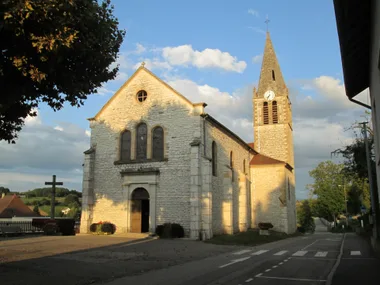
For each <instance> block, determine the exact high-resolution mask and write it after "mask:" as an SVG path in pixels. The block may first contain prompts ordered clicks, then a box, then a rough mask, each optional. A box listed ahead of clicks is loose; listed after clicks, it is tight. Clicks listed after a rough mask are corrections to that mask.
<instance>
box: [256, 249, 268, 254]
mask: <svg viewBox="0 0 380 285" xmlns="http://www.w3.org/2000/svg"><path fill="white" fill-rule="evenodd" d="M268 251H269V250H267V249H262V250H259V251H256V252H254V253H252V255H260V254H263V253H266V252H268Z"/></svg>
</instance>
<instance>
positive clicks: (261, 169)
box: [251, 164, 288, 232]
mask: <svg viewBox="0 0 380 285" xmlns="http://www.w3.org/2000/svg"><path fill="white" fill-rule="evenodd" d="M251 177H252V180H253V183H252V185H253V186H252V194H251V195H252V204H253V209H254V213H253V215H252V225H253V226H254V227H257V225H258V223H260V222H267V223H272V224H273V226H274V228H273V230H276V231H281V232H288V210H287V207H286V206H287V205H286V204H287V201H286V200H285V201H284V202H285V204H283V203H282V202H281V201H280V198H281V199H283V198H285V199H286V196H285V195H284V194H285V193H286V176H285V166H284V165H283V164H273V165H259V166H253V167H251ZM284 196H285V197H284Z"/></svg>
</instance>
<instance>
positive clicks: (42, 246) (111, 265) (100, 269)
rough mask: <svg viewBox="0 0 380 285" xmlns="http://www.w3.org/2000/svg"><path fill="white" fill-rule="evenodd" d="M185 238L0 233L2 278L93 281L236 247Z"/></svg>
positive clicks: (37, 283) (34, 282) (31, 282)
mask: <svg viewBox="0 0 380 285" xmlns="http://www.w3.org/2000/svg"><path fill="white" fill-rule="evenodd" d="M236 249H237V247H236V246H221V245H214V244H206V243H203V242H198V241H191V240H186V239H173V240H160V239H136V238H128V236H120V237H117V236H93V235H79V236H69V237H61V236H51V237H49V236H39V237H26V238H15V239H12V238H8V239H1V238H0V276H1V284H7V285H8V284H9V285H10V284H12V285H13V284H15V285H16V284H23V285H41V284H54V285H61V284H62V285H63V284H64V285H67V284H71V285H73V284H78V285H79V284H81V285H82V284H94V283H103V282H106V281H111V280H113V279H114V278H119V277H123V276H130V275H136V274H143V273H144V272H147V271H151V270H156V269H161V268H165V267H168V266H173V265H177V264H183V263H186V262H189V261H194V260H199V259H203V258H206V257H210V256H213V255H218V254H222V253H225V252H229V251H233V250H236Z"/></svg>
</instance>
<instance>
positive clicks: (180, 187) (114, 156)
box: [91, 69, 200, 234]
mask: <svg viewBox="0 0 380 285" xmlns="http://www.w3.org/2000/svg"><path fill="white" fill-rule="evenodd" d="M141 89H143V90H146V91H147V93H148V97H147V99H146V101H144V102H142V103H141V102H139V101H138V100H137V99H136V93H137V91H139V90H141ZM140 122H145V123H146V124H147V127H148V149H149V147H151V133H150V131H151V130H152V129H153V127H154V126H157V125H160V126H162V127H163V128H164V133H165V140H164V141H165V157H166V158H167V161H163V162H144V163H134V162H133V161H132V163H129V164H120V165H115V164H114V162H115V161H118V160H119V147H120V146H119V145H120V133H121V132H122V131H123V130H125V129H128V130H130V131H131V132H132V158H133V157H135V150H134V148H135V127H136V125H137V124H138V123H140ZM91 128H92V132H91V134H92V138H91V143H92V145H93V146H94V147H95V148H96V154H95V171H94V193H95V204H94V207H93V219H94V221H96V222H97V221H99V220H109V221H111V222H113V223H115V224H116V226H117V227H118V230H119V231H126V225H127V221H126V219H127V218H126V216H127V215H126V211H127V199H128V197H127V195H126V193H125V191H124V190H123V185H122V181H123V179H122V177H121V175H120V171H122V170H126V169H138V168H152V167H153V168H159V170H160V174H159V178H158V185H157V187H156V191H157V192H156V217H157V224H162V223H164V222H177V223H180V224H181V225H183V226H184V228H185V230H186V232H187V234H189V231H190V157H191V156H190V150H191V147H190V143H191V142H192V141H193V140H194V138H198V139H199V138H200V116H199V114H194V107H193V106H192V105H191V104H190V103H189V102H187V101H185V100H184V99H183V98H181V97H180V96H178V95H177V94H176V93H175V92H174V91H173V90H172V89H170V88H168V87H167V86H166V85H164V84H163V83H162V82H160V81H159V80H158V79H157V78H155V77H153V76H152V75H151V74H150V73H149V72H147V71H146V70H145V69H141V70H139V71H137V73H136V75H135V76H134V78H132V80H131V81H130V82H129V83H128V84H127V85H125V86H123V87H122V88H121V89H120V90H119V91H118V94H117V95H116V96H115V98H114V99H113V100H111V101H110V102H109V103H108V105H106V107H105V108H104V109H103V110H102V111H101V112H100V114H98V116H97V118H96V119H95V121H92V122H91ZM150 157H151V151H149V150H148V159H149V158H150Z"/></svg>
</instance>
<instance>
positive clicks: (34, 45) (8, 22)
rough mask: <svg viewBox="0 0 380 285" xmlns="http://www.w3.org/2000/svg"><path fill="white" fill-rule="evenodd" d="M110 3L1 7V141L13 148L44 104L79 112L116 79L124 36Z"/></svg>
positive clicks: (36, 2)
mask: <svg viewBox="0 0 380 285" xmlns="http://www.w3.org/2000/svg"><path fill="white" fill-rule="evenodd" d="M118 24H119V23H118V20H117V19H116V18H115V17H114V16H113V7H112V5H111V3H110V0H104V1H103V2H102V3H99V1H97V0H75V1H74V0H33V1H32V0H4V1H1V3H0V50H1V51H2V53H1V57H0V86H1V96H0V141H1V140H5V141H8V142H9V143H11V142H12V143H15V139H16V138H17V134H18V132H19V131H20V130H21V129H22V126H23V125H24V121H25V118H26V117H27V116H28V115H29V116H35V115H36V111H35V109H36V108H37V107H38V106H39V104H40V103H41V102H44V103H46V104H47V105H48V106H50V107H51V108H52V109H53V110H54V111H57V110H60V109H61V108H62V107H63V106H64V104H65V103H66V102H67V103H69V104H70V105H72V106H77V107H80V106H81V105H83V103H84V100H85V99H86V98H87V96H88V95H89V94H93V93H96V92H97V88H99V87H101V86H102V84H103V83H105V82H107V81H108V80H112V79H114V78H115V76H116V74H117V71H118V66H112V63H114V62H115V61H116V59H117V55H118V52H119V48H120V45H121V43H122V41H123V38H124V35H125V31H123V30H119V29H118Z"/></svg>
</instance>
